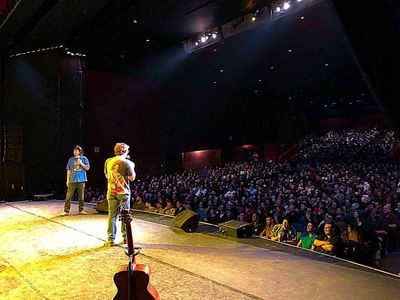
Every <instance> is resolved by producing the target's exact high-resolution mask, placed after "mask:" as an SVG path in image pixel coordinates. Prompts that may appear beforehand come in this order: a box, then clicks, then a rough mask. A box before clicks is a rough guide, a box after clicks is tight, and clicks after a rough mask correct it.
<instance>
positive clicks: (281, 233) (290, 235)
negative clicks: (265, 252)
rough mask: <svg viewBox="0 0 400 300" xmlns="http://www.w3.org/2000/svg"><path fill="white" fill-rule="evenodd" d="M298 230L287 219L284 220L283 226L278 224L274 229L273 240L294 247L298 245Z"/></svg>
mask: <svg viewBox="0 0 400 300" xmlns="http://www.w3.org/2000/svg"><path fill="white" fill-rule="evenodd" d="M296 239H297V233H296V229H294V227H293V226H291V225H290V224H289V221H288V220H287V219H283V222H282V224H276V225H275V226H274V228H273V229H272V233H271V240H272V241H279V242H283V243H288V244H292V245H294V244H295V243H296Z"/></svg>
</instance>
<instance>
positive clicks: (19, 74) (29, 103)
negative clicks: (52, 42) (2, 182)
mask: <svg viewBox="0 0 400 300" xmlns="http://www.w3.org/2000/svg"><path fill="white" fill-rule="evenodd" d="M81 70H82V71H84V69H83V68H82V65H81V64H80V60H79V59H78V58H72V57H68V56H66V55H63V54H61V53H59V52H58V51H57V50H54V51H47V52H41V53H37V54H30V55H24V56H18V57H14V58H10V57H6V59H5V60H4V65H3V72H4V73H3V76H4V77H3V78H4V91H3V103H2V116H3V118H2V125H7V124H17V125H18V126H20V127H21V128H22V135H23V139H22V140H23V145H22V162H21V163H22V164H23V165H24V169H25V185H26V186H25V194H26V197H30V198H31V196H32V195H33V194H34V193H48V192H50V191H52V190H59V192H60V193H63V191H64V189H65V177H66V171H65V166H66V162H67V159H68V158H69V157H70V156H71V155H72V148H73V145H74V144H82V143H83V147H85V142H84V135H85V133H84V126H85V123H84V120H85V103H84V102H83V101H82V100H83V99H84V89H83V88H82V87H83V85H82V83H84V82H82V77H81V76H84V73H82V72H81ZM81 102H82V105H81ZM2 151H3V149H2ZM3 155H4V153H2V156H3ZM3 170H4V168H3ZM3 175H4V174H3Z"/></svg>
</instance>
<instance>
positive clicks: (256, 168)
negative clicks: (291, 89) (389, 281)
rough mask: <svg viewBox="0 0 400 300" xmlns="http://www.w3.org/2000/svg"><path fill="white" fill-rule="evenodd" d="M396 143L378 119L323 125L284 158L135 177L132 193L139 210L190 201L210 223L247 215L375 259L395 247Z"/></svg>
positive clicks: (272, 231) (271, 232)
mask: <svg viewBox="0 0 400 300" xmlns="http://www.w3.org/2000/svg"><path fill="white" fill-rule="evenodd" d="M397 143H398V141H397V140H396V139H395V135H394V133H393V131H391V130H388V129H385V128H380V127H378V126H375V127H370V128H364V129H362V128H358V129H350V130H340V131H329V132H327V133H325V134H322V135H320V136H318V135H311V136H307V137H305V138H303V139H302V140H301V141H299V144H298V145H299V152H298V155H297V157H295V158H294V159H291V160H286V161H280V160H278V161H270V160H269V161H262V160H261V159H259V158H258V157H257V156H256V155H249V159H248V160H247V161H245V162H230V163H227V164H226V165H224V166H223V167H207V168H204V169H202V170H199V171H194V170H187V171H184V172H183V173H180V174H178V173H175V174H166V175H161V176H158V177H148V178H146V179H145V180H141V181H140V182H139V181H135V182H133V184H132V194H133V199H137V196H139V197H140V198H142V199H143V201H144V203H145V210H150V211H158V212H159V213H162V212H164V213H166V211H168V214H170V212H171V211H172V210H171V209H172V208H173V209H174V213H173V214H171V215H175V216H176V215H177V214H178V213H180V212H181V211H182V210H184V209H191V210H194V211H196V212H197V213H198V215H199V219H200V221H204V222H209V223H212V224H219V223H222V222H225V221H227V220H240V221H243V222H248V223H251V224H252V230H253V233H254V234H257V235H259V236H261V237H265V238H271V240H279V241H283V242H288V243H291V244H293V245H298V246H299V247H302V248H305V249H309V248H311V249H314V250H315V251H320V252H323V253H326V254H331V255H337V256H342V257H345V258H347V259H351V260H356V261H363V262H365V263H366V264H369V265H371V266H375V267H379V265H380V262H381V259H383V258H384V257H385V256H386V255H387V253H388V252H390V251H395V250H396V249H399V240H400V239H399V232H400V231H399V227H400V226H399V221H400V201H399V195H400V164H399V161H398V160H393V159H391V152H392V151H393V149H394V148H395V145H396V144H397ZM160 201H161V203H160ZM168 201H169V203H170V204H168ZM157 206H159V208H157ZM167 208H168V209H167ZM260 220H262V222H263V221H265V223H264V222H263V223H261V222H260ZM273 224H277V225H275V226H274V225H273ZM289 224H290V225H289ZM263 229H264V230H263ZM314 230H315V234H314ZM300 232H303V234H301V236H300V239H297V233H299V235H300Z"/></svg>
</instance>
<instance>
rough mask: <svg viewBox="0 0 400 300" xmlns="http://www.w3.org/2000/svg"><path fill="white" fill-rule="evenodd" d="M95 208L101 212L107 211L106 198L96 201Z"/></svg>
mask: <svg viewBox="0 0 400 300" xmlns="http://www.w3.org/2000/svg"><path fill="white" fill-rule="evenodd" d="M95 210H97V211H98V212H101V213H108V201H107V199H106V198H104V199H103V200H101V201H99V202H97V205H96V207H95Z"/></svg>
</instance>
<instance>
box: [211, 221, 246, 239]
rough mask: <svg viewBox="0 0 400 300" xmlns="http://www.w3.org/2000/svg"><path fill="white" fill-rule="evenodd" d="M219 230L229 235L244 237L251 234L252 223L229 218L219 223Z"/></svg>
mask: <svg viewBox="0 0 400 300" xmlns="http://www.w3.org/2000/svg"><path fill="white" fill-rule="evenodd" d="M218 226H219V232H220V233H223V234H225V235H227V236H231V237H235V238H242V237H248V236H250V235H251V231H250V224H249V223H247V222H242V221H236V220H229V221H226V222H223V223H219V224H218Z"/></svg>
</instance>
